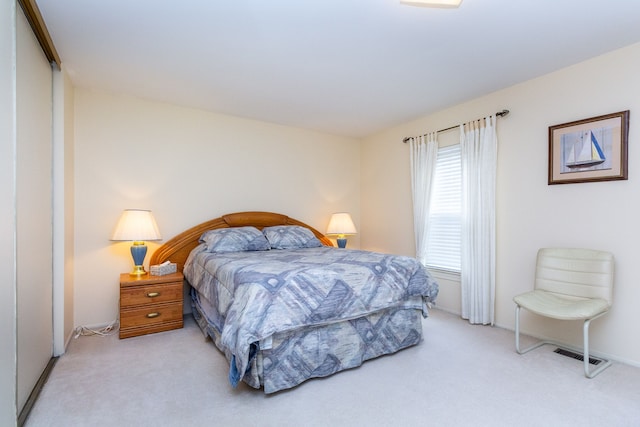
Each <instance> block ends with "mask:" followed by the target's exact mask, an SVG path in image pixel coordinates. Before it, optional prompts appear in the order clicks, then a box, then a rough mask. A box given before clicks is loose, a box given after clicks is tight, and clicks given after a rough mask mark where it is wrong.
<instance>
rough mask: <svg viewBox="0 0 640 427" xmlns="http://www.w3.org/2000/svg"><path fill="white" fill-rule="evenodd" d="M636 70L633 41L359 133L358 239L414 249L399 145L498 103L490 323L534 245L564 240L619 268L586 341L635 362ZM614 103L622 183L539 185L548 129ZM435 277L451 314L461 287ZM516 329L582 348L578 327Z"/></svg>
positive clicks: (532, 324) (639, 49)
mask: <svg viewBox="0 0 640 427" xmlns="http://www.w3.org/2000/svg"><path fill="white" fill-rule="evenodd" d="M639 69H640V44H636V45H632V46H630V47H628V48H625V49H621V50H618V51H614V52H611V53H609V54H607V55H604V56H601V57H598V58H595V59H592V60H589V61H586V62H584V63H580V64H577V65H575V66H572V67H569V68H566V69H563V70H560V71H558V72H555V73H552V74H549V75H546V76H543V77H541V78H538V79H535V80H531V81H528V82H525V83H523V84H519V85H516V86H513V87H510V88H507V89H504V90H501V91H499V92H495V93H493V94H490V95H487V96H484V97H481V98H478V99H475V100H473V101H471V102H468V103H464V104H461V105H457V106H455V107H452V108H448V109H446V110H443V111H440V112H438V113H436V114H432V115H429V116H425V117H423V118H421V119H419V120H415V121H414V122H411V123H407V124H405V125H402V126H398V127H395V128H393V129H389V130H387V131H385V132H383V133H380V134H378V135H375V136H372V137H369V138H367V139H366V140H365V142H364V144H363V150H362V205H361V210H362V225H361V229H362V237H361V246H362V247H363V248H364V249H383V250H385V251H388V252H397V253H404V254H411V255H413V254H414V253H415V249H414V243H413V234H412V227H413V225H412V224H413V222H412V214H411V194H410V181H409V151H408V146H407V145H405V144H402V143H401V140H402V138H403V137H404V136H408V135H418V134H421V133H425V132H427V131H432V130H437V129H441V128H444V127H448V126H450V125H453V124H457V123H459V122H461V121H468V120H472V119H476V118H479V117H483V116H485V115H488V114H493V113H494V112H496V111H499V110H501V109H503V108H507V109H509V110H511V114H510V115H509V116H508V117H507V118H504V119H499V121H498V138H499V149H498V151H499V153H498V188H497V220H498V228H497V283H496V323H497V325H499V326H502V327H506V328H509V329H513V326H514V304H513V302H512V298H513V296H514V295H516V294H518V293H521V292H524V291H527V290H529V289H530V288H531V287H532V286H533V283H532V277H533V274H534V262H535V254H536V251H537V249H538V248H540V247H545V246H569V247H570V246H574V247H589V248H596V249H602V250H607V251H611V252H613V253H614V255H615V257H616V268H617V270H616V280H615V291H614V305H613V308H612V310H611V312H610V313H609V314H608V315H607V316H605V317H604V318H602V319H599V320H597V321H595V322H594V324H593V325H592V343H591V344H592V348H593V349H594V351H597V352H599V353H600V354H605V355H610V356H611V357H614V358H616V359H618V360H623V361H627V362H629V363H633V364H636V365H640V341H638V340H637V339H630V337H631V336H633V334H635V329H636V324H637V301H640V286H638V285H637V277H638V276H639V275H640V263H638V262H637V255H638V249H637V248H638V245H637V240H638V232H639V231H640V229H639V227H640V226H639V225H638V218H639V217H640V199H638V197H637V194H638V193H639V192H640V181H639V180H638V165H640V150H638V149H637V144H636V142H637V139H638V135H639V133H640V132H639V131H640V125H639V124H638V123H640V122H639V121H638V117H637V115H638V112H640V77H639V76H638V70H639ZM622 110H631V120H630V123H631V126H630V132H629V180H627V181H614V182H600V183H586V184H569V185H554V186H549V185H547V159H548V139H547V134H548V128H549V126H552V125H556V124H560V123H566V122H569V121H573V120H579V119H584V118H588V117H594V116H598V115H602V114H608V113H613V112H618V111H622ZM454 132H455V131H454ZM385 224H389V225H387V226H385ZM441 284H442V289H441V296H440V304H441V307H443V308H444V309H446V310H450V311H454V312H457V313H459V312H460V305H459V284H458V283H457V282H451V281H447V280H443V281H442V283H441ZM523 330H525V331H527V332H529V333H532V334H535V335H537V336H545V337H550V338H554V339H558V340H563V341H565V342H570V343H572V344H574V345H578V346H579V345H580V343H581V325H580V324H579V323H578V322H567V326H558V322H550V321H543V320H541V319H539V318H535V317H533V316H530V315H527V316H524V317H523Z"/></svg>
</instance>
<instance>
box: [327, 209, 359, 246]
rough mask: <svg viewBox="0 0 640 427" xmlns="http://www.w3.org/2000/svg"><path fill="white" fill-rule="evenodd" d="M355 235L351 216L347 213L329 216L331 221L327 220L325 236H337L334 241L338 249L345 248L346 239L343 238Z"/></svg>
mask: <svg viewBox="0 0 640 427" xmlns="http://www.w3.org/2000/svg"><path fill="white" fill-rule="evenodd" d="M356 233H357V231H356V226H355V225H354V224H353V220H352V219H351V215H349V214H348V213H347V212H338V213H334V214H333V215H331V220H329V226H328V227H327V235H329V236H338V237H337V239H336V241H337V242H338V247H339V248H346V247H347V238H346V237H345V236H348V235H352V234H356Z"/></svg>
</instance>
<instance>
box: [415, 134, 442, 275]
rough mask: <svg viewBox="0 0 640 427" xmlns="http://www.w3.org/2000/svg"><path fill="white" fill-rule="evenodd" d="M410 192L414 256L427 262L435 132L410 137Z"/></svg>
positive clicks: (436, 136) (435, 156)
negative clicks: (414, 246) (414, 245)
mask: <svg viewBox="0 0 640 427" xmlns="http://www.w3.org/2000/svg"><path fill="white" fill-rule="evenodd" d="M409 145H410V147H411V194H412V196H413V231H414V235H415V241H416V258H417V259H418V260H419V261H420V262H421V263H422V264H423V265H426V263H427V236H428V234H427V233H428V231H429V201H430V199H431V187H432V183H433V177H434V175H435V170H436V160H437V159H438V134H437V133H436V132H432V133H429V134H427V135H423V136H419V137H416V138H412V139H411V141H410V143H409Z"/></svg>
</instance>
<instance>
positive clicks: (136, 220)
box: [111, 209, 162, 276]
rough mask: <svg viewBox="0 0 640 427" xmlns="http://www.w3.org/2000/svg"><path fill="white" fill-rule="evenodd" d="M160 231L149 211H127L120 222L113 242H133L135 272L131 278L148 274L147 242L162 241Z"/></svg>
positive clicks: (132, 253)
mask: <svg viewBox="0 0 640 427" xmlns="http://www.w3.org/2000/svg"><path fill="white" fill-rule="evenodd" d="M160 239H162V237H160V231H159V230H158V225H157V224H156V220H155V219H154V218H153V214H152V213H151V211H149V210H143V209H126V210H125V211H124V212H122V216H120V219H119V220H118V224H117V225H116V228H115V230H114V231H113V235H112V236H111V240H114V241H131V242H133V244H132V246H131V256H132V257H133V265H134V267H133V271H131V273H129V274H130V275H131V276H141V275H143V274H147V272H146V271H145V270H144V266H143V262H144V257H145V256H146V255H147V245H146V244H145V243H144V242H145V241H151V240H160Z"/></svg>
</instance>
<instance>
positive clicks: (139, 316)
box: [120, 301, 182, 330]
mask: <svg viewBox="0 0 640 427" xmlns="http://www.w3.org/2000/svg"><path fill="white" fill-rule="evenodd" d="M174 322H180V324H182V301H180V302H177V303H167V304H153V305H146V306H144V307H136V308H129V309H123V310H121V311H120V329H122V330H126V329H128V328H136V327H140V326H149V325H155V324H162V323H174Z"/></svg>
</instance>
